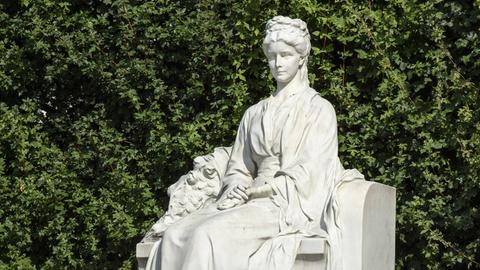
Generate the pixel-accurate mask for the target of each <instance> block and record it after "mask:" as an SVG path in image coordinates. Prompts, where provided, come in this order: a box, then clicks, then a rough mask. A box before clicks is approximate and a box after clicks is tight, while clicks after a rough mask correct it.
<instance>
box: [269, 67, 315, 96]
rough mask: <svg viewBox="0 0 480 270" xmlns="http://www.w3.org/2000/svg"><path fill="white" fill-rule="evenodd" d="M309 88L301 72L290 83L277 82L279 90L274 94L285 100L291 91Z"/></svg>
mask: <svg viewBox="0 0 480 270" xmlns="http://www.w3.org/2000/svg"><path fill="white" fill-rule="evenodd" d="M304 88H308V83H307V82H306V81H304V80H302V79H301V78H300V72H298V73H297V74H296V75H295V77H294V78H293V79H292V80H291V81H289V82H288V83H281V82H277V90H276V91H275V92H274V93H273V94H272V96H273V97H274V98H275V99H278V100H284V99H285V98H287V97H288V96H290V94H291V93H293V92H296V91H298V90H300V89H304Z"/></svg>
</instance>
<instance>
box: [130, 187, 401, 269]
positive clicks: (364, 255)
mask: <svg viewBox="0 0 480 270" xmlns="http://www.w3.org/2000/svg"><path fill="white" fill-rule="evenodd" d="M337 200H338V203H339V216H338V222H339V226H340V228H341V236H342V237H341V239H342V240H341V241H342V246H343V249H342V261H343V270H393V269H394V264H395V189H394V188H392V187H389V186H386V185H383V184H379V183H376V182H370V181H352V182H347V183H344V184H342V185H341V186H340V187H339V189H338V191H337ZM152 246H153V243H139V244H137V249H136V257H137V261H138V269H139V270H144V269H145V266H146V264H147V259H148V256H149V254H150V250H151V248H152ZM326 252H327V243H326V240H325V239H322V238H304V239H302V242H301V244H300V248H299V250H298V253H297V258H296V261H295V266H294V268H293V269H292V270H321V269H325V267H326ZM164 270H176V269H164Z"/></svg>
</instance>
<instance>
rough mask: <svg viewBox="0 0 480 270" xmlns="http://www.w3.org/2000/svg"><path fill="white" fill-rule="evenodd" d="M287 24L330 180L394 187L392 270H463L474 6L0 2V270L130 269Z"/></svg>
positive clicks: (479, 242) (472, 185)
mask: <svg viewBox="0 0 480 270" xmlns="http://www.w3.org/2000/svg"><path fill="white" fill-rule="evenodd" d="M279 14H282V15H288V16H292V17H299V18H302V19H303V20H305V21H306V22H307V23H308V25H309V29H310V31H311V36H312V46H313V48H312V49H313V50H312V55H311V58H310V60H309V70H310V79H311V82H312V85H313V87H314V88H315V89H317V91H319V92H320V93H321V95H323V96H325V97H326V98H327V99H328V100H330V101H331V102H332V103H333V104H334V106H335V108H336V111H337V115H338V122H339V134H340V137H339V143H340V157H341V159H342V161H343V162H344V164H345V167H354V168H358V169H359V170H360V171H362V172H363V173H364V174H365V175H366V176H367V178H368V179H370V180H374V181H378V182H381V183H385V184H388V185H392V186H394V187H396V188H397V196H398V200H397V234H396V235H397V247H396V253H397V258H396V268H397V269H419V270H420V269H479V268H480V265H479V262H480V255H479V248H480V231H479V230H478V226H479V224H480V222H479V221H480V214H479V209H478V208H479V201H480V194H479V192H480V177H479V176H480V175H479V174H480V110H479V108H478V107H479V105H480V98H479V82H480V38H479V33H480V1H478V0H475V1H472V0H470V1H452V0H430V1H419V0H389V1H373V0H371V1H364V0H355V1H354V0H337V1H326V0H325V1H315V0H291V1H281V0H260V1H259V0H237V1H233V0H182V1H180V0H177V1H173V0H172V1H169V0H156V1H154V0H148V1H147V0H146V1H135V0H116V1H112V0H99V1H88V0H70V1H67V0H56V1H54V0H35V1H34V0H22V1H18V0H8V1H1V2H0V205H1V206H2V207H1V209H0V269H134V268H135V257H134V251H135V243H136V242H137V241H139V239H141V237H142V235H143V233H144V232H145V231H146V230H147V229H148V228H149V226H151V224H152V223H153V222H154V221H155V220H156V219H157V218H158V217H159V216H160V215H161V214H162V209H164V206H165V204H166V202H167V200H168V198H167V197H166V192H165V191H166V187H168V185H170V184H171V183H173V182H174V181H175V180H176V179H177V178H178V177H179V176H180V175H181V174H182V173H184V172H186V171H188V170H189V169H190V167H191V160H192V158H193V157H194V156H197V155H200V154H205V153H208V152H210V151H212V149H213V147H215V146H220V145H230V144H231V142H232V141H233V138H234V136H235V131H236V127H237V124H238V122H239V118H240V117H241V115H242V113H243V112H244V111H245V109H246V108H247V107H248V106H249V105H251V104H253V103H255V102H257V101H258V100H260V99H261V98H263V97H265V96H267V95H268V94H269V93H270V92H271V91H272V88H273V85H274V83H273V80H272V78H271V76H270V75H269V74H268V70H267V68H266V66H267V65H266V61H265V59H264V56H263V53H262V50H261V43H262V35H263V28H264V25H265V22H266V21H267V20H268V19H269V18H271V17H272V16H274V15H279Z"/></svg>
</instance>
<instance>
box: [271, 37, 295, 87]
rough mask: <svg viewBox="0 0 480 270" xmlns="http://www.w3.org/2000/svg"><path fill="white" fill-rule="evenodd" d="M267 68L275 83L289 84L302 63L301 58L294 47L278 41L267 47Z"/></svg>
mask: <svg viewBox="0 0 480 270" xmlns="http://www.w3.org/2000/svg"><path fill="white" fill-rule="evenodd" d="M266 55H267V58H268V66H269V67H270V72H272V76H273V77H274V78H275V80H277V82H281V83H288V82H290V81H291V80H292V79H293V78H294V77H295V75H296V74H297V72H298V71H299V70H300V67H301V65H302V63H303V57H302V56H301V55H300V54H299V53H298V52H297V51H296V50H295V48H294V47H292V46H290V45H288V44H286V43H285V42H283V41H281V40H278V41H275V42H272V43H270V44H269V45H268V47H267V50H266Z"/></svg>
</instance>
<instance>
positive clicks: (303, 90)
mask: <svg viewBox="0 0 480 270" xmlns="http://www.w3.org/2000/svg"><path fill="white" fill-rule="evenodd" d="M310 48H311V45H310V35H309V32H308V29H307V25H306V23H305V22H303V21H302V20H300V19H291V18H288V17H283V16H277V17H274V18H272V19H271V20H269V21H268V22H267V25H266V30H265V37H264V41H263V51H264V53H265V55H266V57H267V60H268V66H269V68H270V71H271V74H272V76H273V78H274V79H275V81H276V91H274V92H273V93H272V94H271V95H270V96H269V97H268V98H266V99H264V100H261V101H260V102H258V103H257V104H255V105H253V106H251V107H250V108H248V109H247V111H246V112H245V113H244V115H243V118H242V120H241V122H240V125H239V127H238V132H237V136H236V139H235V142H234V144H233V147H232V148H231V149H224V148H222V150H221V151H220V150H216V152H217V154H215V153H214V154H213V156H212V159H210V160H207V159H204V160H203V161H198V160H197V161H196V163H195V164H201V165H196V166H195V168H194V170H193V171H192V173H189V174H187V175H186V176H184V177H182V178H181V179H180V180H179V181H178V182H177V183H176V184H175V185H174V186H172V187H171V188H170V189H169V190H170V200H171V201H170V206H169V209H168V212H167V213H166V215H165V216H164V217H162V219H160V220H159V222H157V223H156V225H154V227H153V228H152V230H151V231H150V232H149V234H147V237H146V238H145V241H150V240H152V241H155V240H157V239H159V237H161V241H156V242H155V246H154V247H153V249H152V252H150V255H149V262H148V264H147V267H146V268H147V269H157V270H158V269H162V270H226V269H229V270H247V269H248V270H259V269H262V270H283V269H284V270H291V269H298V268H294V265H295V260H296V258H297V253H298V252H299V248H300V246H301V242H302V239H309V238H312V239H316V238H318V239H323V241H324V242H325V243H327V244H326V246H327V249H328V252H325V254H326V256H327V258H326V260H324V261H325V262H326V263H325V267H326V268H327V269H333V270H340V269H342V265H343V263H342V251H341V250H342V245H343V244H342V243H345V241H341V239H340V238H341V236H340V231H339V226H338V205H337V201H336V191H337V190H338V188H339V187H340V186H341V184H342V183H345V182H351V181H354V180H358V181H363V180H364V177H363V175H362V174H361V173H359V172H358V171H357V170H345V169H344V168H343V166H342V165H341V163H340V161H339V158H338V142H337V121H336V115H335V110H334V108H333V106H332V105H331V104H330V102H329V101H327V100H326V99H324V98H323V97H321V96H320V95H319V94H318V93H317V92H316V91H315V90H314V89H312V88H311V87H310V86H309V81H308V71H307V61H308V56H309V53H310ZM218 153H220V154H218ZM200 160H202V159H200ZM208 164H210V165H208ZM215 164H216V165H217V166H215ZM207 165H208V166H207ZM222 166H223V167H222ZM192 174H199V175H203V176H202V177H204V178H205V179H203V180H200V181H197V180H195V179H196V178H195V177H192ZM363 182H365V181H363ZM195 183H197V184H195ZM198 183H202V184H201V185H200V186H202V187H201V188H200V189H198V188H197V190H196V191H195V187H198V186H199V184H198ZM196 185H197V186H196ZM206 186H209V187H211V189H210V191H208V192H207V191H206V189H204V187H206ZM190 193H191V194H192V195H188V194H190ZM347 197H348V196H347ZM193 198H195V199H194V200H193ZM214 198H215V199H214ZM192 200H193V201H192ZM187 202H188V203H187ZM389 209H391V208H389ZM389 224H390V223H389ZM389 226H390V225H389ZM388 228H391V226H390V227H388ZM322 243H323V242H322ZM389 243H390V242H389ZM390 257H391V256H390ZM390 257H389V258H390ZM297 259H298V258H297ZM389 260H390V259H389ZM302 269H305V268H302ZM352 269H353V268H352ZM358 269H363V268H358ZM345 270H349V269H345ZM383 270H385V269H383Z"/></svg>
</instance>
